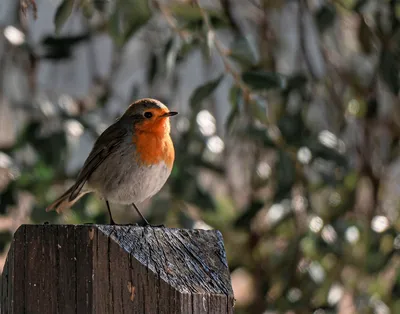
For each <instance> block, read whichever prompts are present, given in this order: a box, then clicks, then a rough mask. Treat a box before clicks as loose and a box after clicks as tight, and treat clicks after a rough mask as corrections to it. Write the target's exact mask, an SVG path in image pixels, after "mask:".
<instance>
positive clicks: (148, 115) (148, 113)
mask: <svg viewBox="0 0 400 314" xmlns="http://www.w3.org/2000/svg"><path fill="white" fill-rule="evenodd" d="M152 116H153V114H152V113H151V112H150V111H146V112H145V113H144V117H145V118H147V119H150V118H151V117H152Z"/></svg>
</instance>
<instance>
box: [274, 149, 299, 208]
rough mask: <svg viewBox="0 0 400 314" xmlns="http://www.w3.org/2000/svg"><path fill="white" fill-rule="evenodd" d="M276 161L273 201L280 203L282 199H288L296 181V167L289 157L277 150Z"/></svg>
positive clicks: (282, 151) (284, 152)
mask: <svg viewBox="0 0 400 314" xmlns="http://www.w3.org/2000/svg"><path fill="white" fill-rule="evenodd" d="M278 160H279V161H278V165H277V170H276V183H277V191H276V195H275V201H281V200H282V199H284V198H286V197H289V196H290V192H291V190H292V186H293V184H294V183H295V180H296V167H295V163H294V161H293V160H292V158H291V157H290V155H289V154H288V153H287V152H286V151H284V150H279V155H278Z"/></svg>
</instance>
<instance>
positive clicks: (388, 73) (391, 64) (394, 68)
mask: <svg viewBox="0 0 400 314" xmlns="http://www.w3.org/2000/svg"><path fill="white" fill-rule="evenodd" d="M379 70H380V73H381V75H382V78H383V80H384V81H385V83H386V84H387V86H388V87H389V89H390V90H391V92H392V93H393V94H396V95H397V93H398V92H399V88H400V80H399V64H398V62H397V60H396V58H395V56H394V55H393V54H392V53H391V52H390V51H387V50H384V51H383V53H382V57H381V64H380V69H379Z"/></svg>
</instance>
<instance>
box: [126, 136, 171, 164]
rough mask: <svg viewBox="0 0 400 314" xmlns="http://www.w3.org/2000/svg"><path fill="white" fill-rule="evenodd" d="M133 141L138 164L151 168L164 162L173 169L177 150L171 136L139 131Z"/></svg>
mask: <svg viewBox="0 0 400 314" xmlns="http://www.w3.org/2000/svg"><path fill="white" fill-rule="evenodd" d="M132 140H133V143H135V144H136V152H137V158H138V162H140V163H142V164H144V165H147V166H150V165H153V164H158V163H160V162H161V161H164V162H165V164H166V165H167V166H168V168H172V165H173V163H174V159H175V150H174V145H173V144H172V140H171V137H170V136H169V134H163V135H160V134H158V133H148V132H142V131H137V132H136V134H135V135H134V136H133V139H132Z"/></svg>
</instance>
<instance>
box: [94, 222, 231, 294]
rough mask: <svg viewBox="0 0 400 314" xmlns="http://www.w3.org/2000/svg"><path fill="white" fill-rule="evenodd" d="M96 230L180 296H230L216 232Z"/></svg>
mask: <svg viewBox="0 0 400 314" xmlns="http://www.w3.org/2000/svg"><path fill="white" fill-rule="evenodd" d="M97 228H98V229H99V230H100V231H102V232H103V233H104V234H105V235H106V236H108V237H110V238H111V239H112V240H114V241H115V242H116V243H117V244H118V245H120V247H121V248H123V249H124V250H125V251H126V252H127V253H129V254H131V255H132V256H133V257H134V258H135V259H136V260H137V261H139V262H140V263H141V264H142V265H143V266H145V267H147V268H148V269H149V270H151V271H153V272H154V273H155V274H157V275H159V276H160V278H161V279H163V280H164V281H165V282H167V283H168V284H169V285H171V286H172V287H174V288H175V289H177V290H178V291H179V292H181V293H201V294H204V293H211V294H225V295H227V296H229V295H233V292H232V287H231V282H230V276H229V270H228V264H227V262H226V255H225V250H224V244H223V239H222V235H221V233H220V232H219V231H216V230H196V229H194V230H186V229H167V228H151V227H130V226H110V225H97Z"/></svg>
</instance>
